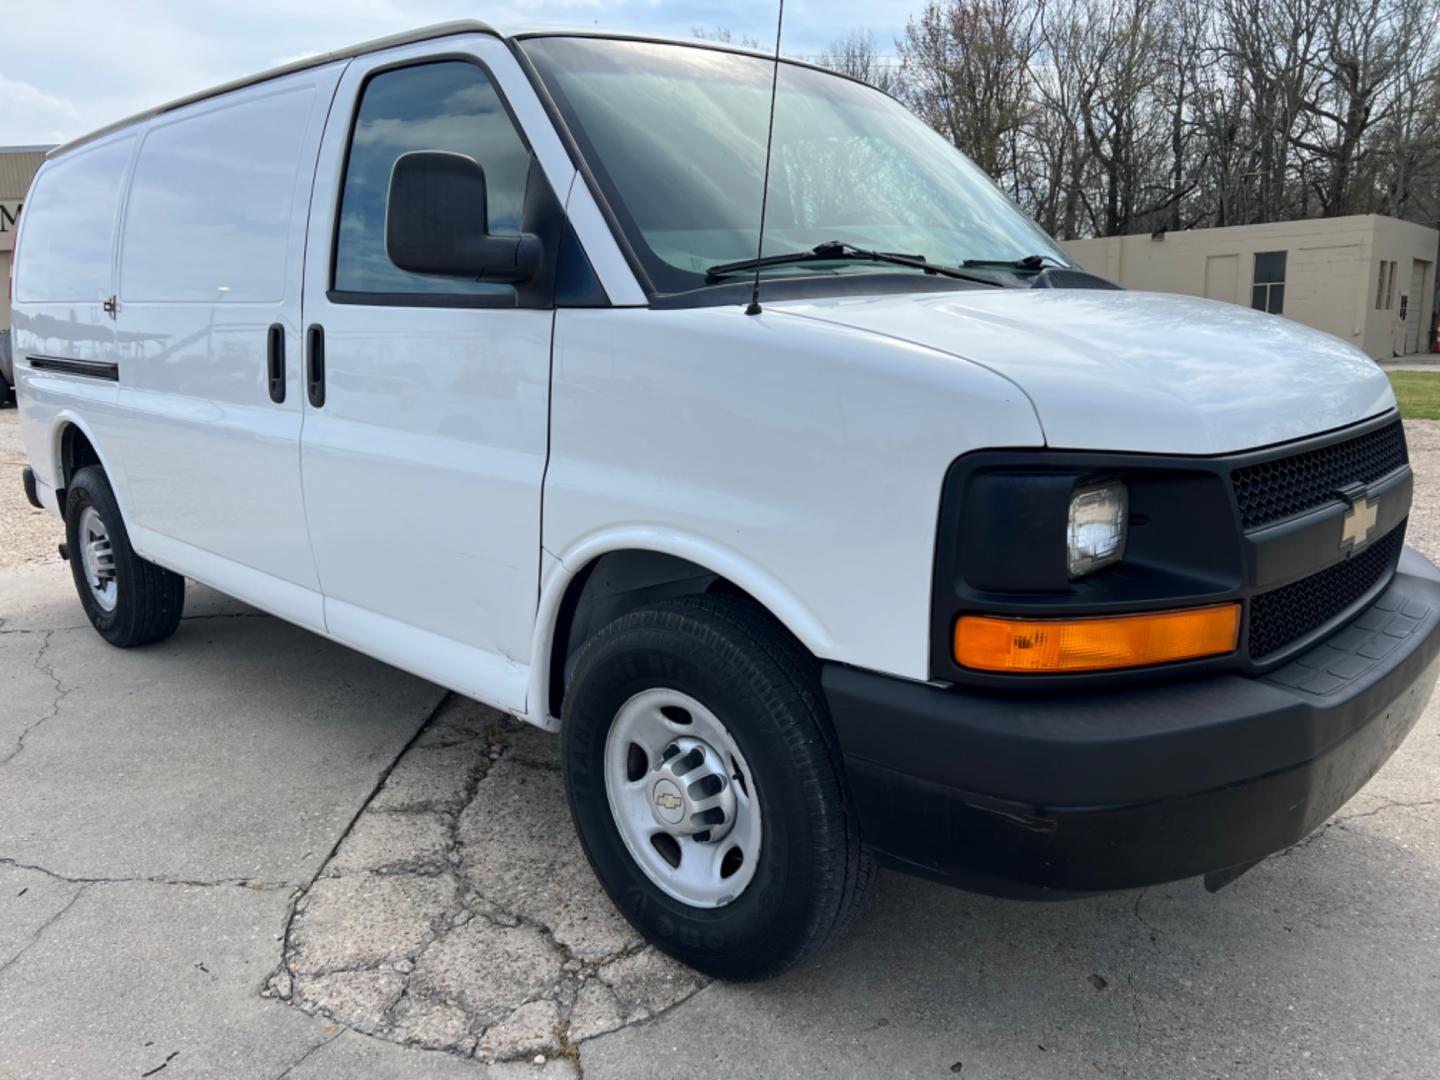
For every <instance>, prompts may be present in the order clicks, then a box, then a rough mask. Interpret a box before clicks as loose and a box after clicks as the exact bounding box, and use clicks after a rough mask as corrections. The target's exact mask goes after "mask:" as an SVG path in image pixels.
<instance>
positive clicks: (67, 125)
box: [0, 74, 80, 146]
mask: <svg viewBox="0 0 1440 1080" xmlns="http://www.w3.org/2000/svg"><path fill="white" fill-rule="evenodd" d="M0 116H3V117H4V118H5V123H4V127H3V128H0V139H3V140H4V141H5V142H6V144H7V145H19V146H25V145H29V144H34V143H55V142H63V141H64V140H65V139H67V138H69V137H70V136H71V135H72V134H74V132H75V126H76V124H77V123H78V122H79V120H80V110H79V109H77V108H76V107H75V104H74V102H72V101H70V100H69V99H68V98H63V97H60V96H59V95H57V94H47V93H45V92H44V91H43V90H41V89H40V88H39V87H36V86H32V85H30V84H29V83H28V82H21V81H20V80H19V79H10V78H7V77H6V76H5V75H3V74H0Z"/></svg>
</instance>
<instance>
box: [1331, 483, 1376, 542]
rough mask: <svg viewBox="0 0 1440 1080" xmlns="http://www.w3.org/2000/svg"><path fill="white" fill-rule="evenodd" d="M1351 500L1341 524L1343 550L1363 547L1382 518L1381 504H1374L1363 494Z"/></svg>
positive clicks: (1350, 497)
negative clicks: (1380, 517)
mask: <svg viewBox="0 0 1440 1080" xmlns="http://www.w3.org/2000/svg"><path fill="white" fill-rule="evenodd" d="M1349 500H1350V509H1349V510H1346V511H1345V519H1344V520H1343V521H1342V522H1341V523H1340V547H1341V548H1342V549H1344V548H1358V547H1363V546H1364V544H1365V541H1367V540H1369V539H1370V530H1371V529H1373V528H1375V522H1376V519H1378V518H1379V516H1380V511H1379V504H1378V503H1372V502H1371V501H1370V500H1369V499H1367V498H1366V497H1365V495H1364V493H1363V492H1362V493H1361V494H1359V495H1352V496H1349Z"/></svg>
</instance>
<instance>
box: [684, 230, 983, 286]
mask: <svg viewBox="0 0 1440 1080" xmlns="http://www.w3.org/2000/svg"><path fill="white" fill-rule="evenodd" d="M836 261H841V262H882V263H890V264H892V265H894V266H909V267H912V268H913V269H916V270H924V271H925V272H926V273H927V274H941V275H943V276H944V277H952V278H960V279H961V280H963V281H975V282H978V283H979V284H981V285H994V286H996V287H999V288H1004V285H1003V283H1002V282H999V281H996V280H995V279H994V278H992V277H990V276H989V275H983V274H970V273H966V272H965V271H964V270H961V269H959V268H958V267H954V266H942V265H940V264H938V263H932V262H927V261H926V260H925V257H924V256H923V255H900V254H898V253H896V252H893V251H869V250H867V249H866V248H858V247H856V246H855V245H854V244H846V243H842V242H841V241H839V240H827V241H826V242H825V243H823V244H816V245H815V246H814V247H813V248H811V249H810V250H809V251H787V252H786V253H784V254H783V255H766V256H765V257H764V258H763V259H742V260H740V261H739V262H730V263H719V264H718V265H716V266H711V267H708V268H707V269H706V271H705V282H706V284H709V285H713V284H715V283H716V282H717V281H719V280H720V278H722V277H724V276H725V275H727V274H737V273H740V272H741V271H744V270H752V271H753V270H754V269H755V268H756V267H762V268H763V267H766V266H788V265H792V264H795V263H807V262H836Z"/></svg>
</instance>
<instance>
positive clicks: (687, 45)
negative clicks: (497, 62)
mask: <svg viewBox="0 0 1440 1080" xmlns="http://www.w3.org/2000/svg"><path fill="white" fill-rule="evenodd" d="M545 38H589V39H596V38H598V39H601V40H604V41H631V42H639V43H640V44H643V45H675V46H678V47H680V48H682V49H709V50H710V51H711V52H723V53H733V54H734V55H735V56H748V57H750V58H751V59H755V60H764V61H766V62H767V63H774V61H775V54H774V53H773V52H764V51H762V50H760V49H750V48H746V47H745V46H744V45H736V44H735V43H734V42H731V41H710V40H708V39H706V38H673V37H665V36H664V35H662V34H640V33H626V32H624V31H620V30H598V29H597V30H587V29H585V28H584V27H581V28H579V29H569V30H566V29H554V30H526V31H523V32H521V33H518V34H513V35H511V37H510V39H509V40H510V41H512V42H514V43H515V44H516V45H519V46H520V48H521V51H522V52H523V51H524V43H525V42H527V41H538V40H541V39H545ZM527 59H528V57H527ZM780 63H782V64H786V65H788V66H790V67H797V68H809V69H810V70H811V71H818V72H820V73H821V74H822V75H833V76H834V77H835V78H837V79H844V80H846V81H847V82H853V83H857V84H859V85H860V86H866V87H869V88H870V89H871V90H874V91H875V92H876V93H877V94H884V95H885V96H886V97H888V98H889V99H890V100H891V101H893V102H895V103H896V104H897V105H901V106H903V105H904V104H905V103H904V102H903V101H901V100H900V99H899V98H897V97H896V96H895V95H894V94H892V93H889V92H888V91H886V90H881V89H880V88H879V87H878V86H875V85H874V84H873V83H868V82H866V81H865V80H864V79H857V78H856V77H855V76H854V75H847V74H846V73H845V72H843V71H836V70H835V69H833V68H827V67H825V66H824V65H823V64H816V63H814V62H812V61H810V60H799V59H796V58H795V57H791V56H784V55H781V57H780ZM537 74H538V72H537Z"/></svg>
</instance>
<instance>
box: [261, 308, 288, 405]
mask: <svg viewBox="0 0 1440 1080" xmlns="http://www.w3.org/2000/svg"><path fill="white" fill-rule="evenodd" d="M265 370H266V374H267V375H268V377H269V383H270V400H271V401H273V402H275V404H276V405H279V404H280V403H281V402H282V401H284V400H285V327H283V326H281V325H280V324H279V323H276V324H275V325H274V326H272V327H270V329H269V330H268V331H266V334H265Z"/></svg>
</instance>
